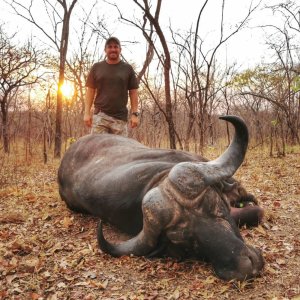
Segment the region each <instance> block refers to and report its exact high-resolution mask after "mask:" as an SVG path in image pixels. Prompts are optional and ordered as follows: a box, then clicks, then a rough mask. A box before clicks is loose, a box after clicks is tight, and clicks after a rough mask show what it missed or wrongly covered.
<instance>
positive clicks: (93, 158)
mask: <svg viewBox="0 0 300 300" xmlns="http://www.w3.org/2000/svg"><path fill="white" fill-rule="evenodd" d="M220 119H222V120H226V121H227V122H230V123H231V124H232V125H233V126H234V129H235V133H234V137H233V140H232V142H231V144H230V145H229V147H228V148H227V150H226V151H225V152H224V153H223V154H222V155H221V156H220V157H218V158H217V159H215V160H212V161H208V160H207V159H205V158H203V157H201V156H199V155H196V154H192V153H189V152H185V151H179V150H170V149H151V148H149V147H146V146H144V145H142V144H141V143H139V142H137V141H136V140H134V139H130V138H125V137H122V136H118V135H112V134H90V135H86V136H84V137H81V138H80V139H78V141H76V142H75V143H74V144H72V145H71V146H70V147H69V149H68V150H67V151H66V153H65V155H64V157H63V159H62V161H61V165H60V167H59V170H58V184H59V193H60V196H61V198H62V199H63V200H64V201H65V203H66V204H67V206H68V207H69V208H70V209H71V210H73V211H76V212H81V213H88V214H92V215H94V216H97V217H99V218H100V219H101V220H102V221H104V222H108V223H110V224H112V225H113V226H115V227H117V228H118V229H120V230H121V231H123V232H126V233H129V234H131V235H133V236H134V237H133V238H131V239H129V240H127V241H124V242H121V243H120V244H113V243H111V242H109V241H107V240H106V239H105V237H104V235H103V232H102V221H100V222H99V227H98V233H97V239H98V244H99V247H100V248H101V250H102V251H104V252H106V253H109V254H110V255H112V256H115V257H119V256H122V255H135V256H149V257H154V256H169V257H176V258H186V257H189V258H194V259H200V260H205V261H209V262H210V263H211V264H212V266H213V268H214V271H215V273H216V274H217V276H219V277H220V278H222V279H224V280H231V279H237V280H245V279H248V278H252V277H254V276H257V275H258V274H260V272H261V270H262V269H263V266H264V259H263V256H262V254H261V251H260V250H258V249H256V248H254V247H252V246H250V245H247V244H246V243H245V242H244V240H243V238H242V236H241V234H240V232H239V228H238V227H239V226H241V225H249V226H253V225H257V224H258V223H259V222H260V221H261V219H262V216H263V209H262V208H260V207H259V206H258V205H257V201H256V199H255V197H254V196H253V195H251V194H249V193H247V191H246V190H245V188H243V186H242V185H241V184H240V183H239V182H238V181H237V180H235V179H234V178H233V177H232V176H233V175H234V173H235V172H236V171H237V169H238V168H239V166H240V165H241V164H242V162H243V160H244V157H245V154H246V150H247V145H248V129H247V126H246V124H245V122H244V121H243V120H242V119H241V118H239V117H237V116H223V117H220ZM240 207H242V208H240Z"/></svg>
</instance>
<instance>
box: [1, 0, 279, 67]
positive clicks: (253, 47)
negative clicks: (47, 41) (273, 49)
mask: <svg viewBox="0 0 300 300" xmlns="http://www.w3.org/2000/svg"><path fill="white" fill-rule="evenodd" d="M3 1H4V0H0V6H1V10H0V20H1V22H5V24H6V26H5V28H9V30H10V31H11V32H14V31H16V30H18V31H19V33H20V34H19V36H21V38H24V39H26V38H29V37H30V36H31V35H34V36H35V37H36V36H40V37H41V39H43V37H42V36H41V35H39V34H38V33H37V31H36V29H34V28H32V27H31V26H30V24H29V23H28V22H26V21H24V20H22V19H21V18H20V17H17V16H15V15H14V14H13V13H12V12H11V9H10V8H9V6H7V5H5V4H4V2H3ZM35 1H36V2H37V3H38V2H40V3H42V1H41V0H35ZM21 2H22V3H23V4H25V3H26V2H28V0H22V1H21ZM92 2H93V1H91V0H90V1H87V0H84V4H85V6H86V4H87V3H90V4H92ZM111 2H113V0H111ZM149 2H150V3H151V1H149ZM152 2H154V3H155V1H152ZM278 2H279V0H262V1H260V0H253V1H252V6H256V5H258V3H260V6H259V8H258V9H257V10H256V11H255V12H254V13H253V15H252V17H251V18H250V21H249V24H248V28H246V29H243V30H242V31H241V32H239V33H238V34H237V35H235V36H233V37H232V38H231V39H230V40H229V42H228V43H227V44H226V45H224V46H222V48H221V49H220V51H219V52H218V60H219V61H222V62H226V63H227V64H232V63H236V64H237V65H239V66H241V67H242V68H248V67H252V66H254V65H256V64H257V63H259V62H260V61H261V60H264V61H266V60H268V57H269V56H270V54H269V51H268V50H267V46H266V45H265V39H266V36H265V33H264V32H263V30H262V29H261V28H258V27H257V26H259V25H263V24H274V23H276V22H277V20H276V18H275V16H273V15H272V13H271V11H268V10H263V9H262V8H263V7H264V4H265V3H268V4H269V5H271V4H276V3H278ZM116 3H118V5H119V7H120V10H121V11H122V12H123V13H124V16H125V17H127V18H129V19H132V18H134V17H138V16H141V10H140V9H139V8H138V7H137V5H136V4H134V3H133V1H132V0H122V1H116ZM203 3H204V0H184V1H179V0H163V1H162V8H161V15H160V22H161V26H162V28H163V29H164V32H165V33H166V36H167V38H168V41H169V43H171V37H170V31H169V29H168V27H169V26H170V25H171V27H172V29H173V30H174V31H175V32H177V33H183V32H185V31H188V30H189V29H190V28H195V25H196V22H197V17H198V13H199V11H200V9H201V7H202V4H203ZM221 3H222V1H220V0H209V1H208V4H207V6H206V8H205V10H204V13H203V16H202V18H201V22H200V30H199V32H200V35H201V38H203V39H204V47H206V50H208V49H210V48H212V47H213V46H214V45H216V42H217V40H218V39H219V33H220V30H219V28H220V27H219V26H220V25H219V24H220V13H221V9H220V6H221ZM82 5H83V0H78V4H77V5H76V7H75V8H76V9H75V10H74V14H73V15H72V19H71V25H72V29H73V31H72V33H71V36H70V38H71V39H72V37H74V36H75V34H76V19H77V18H79V17H80V15H81V12H82ZM250 5H251V1H250V0H248V1H243V0H226V2H225V14H224V22H225V24H226V26H225V31H224V33H225V35H226V34H228V32H230V30H233V29H232V28H234V26H235V25H236V24H237V23H238V22H240V21H241V20H243V18H244V17H245V16H246V14H247V11H248V9H249V6H250ZM95 9H97V10H98V12H99V14H100V15H102V14H103V15H104V16H105V19H106V23H107V24H108V26H109V28H110V32H111V33H112V34H113V35H115V36H118V37H119V39H120V40H121V42H122V44H123V50H122V51H123V54H124V56H125V57H126V59H128V60H129V61H136V63H137V64H138V65H140V64H142V62H143V59H144V53H145V48H146V44H145V41H144V39H143V37H142V34H141V32H140V31H139V30H137V29H136V28H134V27H133V26H130V25H127V24H124V23H123V22H120V21H119V20H118V12H117V10H116V9H115V8H114V7H113V6H111V5H109V4H107V3H103V2H102V1H98V4H97V6H96V8H95ZM41 11H42V10H41V9H39V8H37V10H36V14H37V15H39V17H40V19H41V15H40V14H41ZM45 20H46V18H45ZM230 28H231V29H230ZM133 42H135V43H133ZM74 43H76V41H75V42H74ZM74 43H73V44H74Z"/></svg>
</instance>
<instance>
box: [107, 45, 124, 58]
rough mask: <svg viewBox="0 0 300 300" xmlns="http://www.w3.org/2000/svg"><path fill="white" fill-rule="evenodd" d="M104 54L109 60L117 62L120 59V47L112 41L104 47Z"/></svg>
mask: <svg viewBox="0 0 300 300" xmlns="http://www.w3.org/2000/svg"><path fill="white" fill-rule="evenodd" d="M105 53H106V56H107V58H108V59H109V60H112V61H117V60H119V57H120V53H121V47H120V45H118V44H117V43H115V42H113V41H112V42H110V43H109V44H107V45H106V47H105Z"/></svg>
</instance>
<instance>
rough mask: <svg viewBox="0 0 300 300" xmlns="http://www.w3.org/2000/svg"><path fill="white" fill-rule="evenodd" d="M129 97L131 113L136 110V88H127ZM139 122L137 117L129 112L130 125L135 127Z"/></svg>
mask: <svg viewBox="0 0 300 300" xmlns="http://www.w3.org/2000/svg"><path fill="white" fill-rule="evenodd" d="M129 98H130V107H131V113H133V112H137V111H138V105H139V102H138V90H137V89H134V90H129ZM138 124H139V117H137V116H135V115H133V114H131V118H130V127H131V128H134V127H137V126H138Z"/></svg>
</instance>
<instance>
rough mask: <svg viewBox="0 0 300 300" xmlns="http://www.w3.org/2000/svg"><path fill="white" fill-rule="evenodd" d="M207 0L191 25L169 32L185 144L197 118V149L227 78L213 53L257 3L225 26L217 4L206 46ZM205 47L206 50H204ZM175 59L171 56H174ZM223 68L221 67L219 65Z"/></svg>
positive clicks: (249, 14) (246, 17)
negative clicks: (215, 23) (217, 15)
mask: <svg viewBox="0 0 300 300" xmlns="http://www.w3.org/2000/svg"><path fill="white" fill-rule="evenodd" d="M208 2H209V1H208V0H206V1H204V3H203V5H202V6H201V7H200V10H199V14H198V18H197V22H196V26H195V28H194V29H193V28H191V29H190V31H189V32H187V33H185V34H181V33H180V32H177V33H174V32H172V36H173V42H174V44H175V45H176V46H177V49H178V50H177V51H176V52H177V53H179V54H178V57H177V64H178V66H179V67H178V72H179V73H181V74H179V75H178V78H179V80H178V83H177V88H179V89H180V90H182V91H183V92H184V94H185V98H186V102H187V105H186V106H187V108H188V110H189V111H188V127H187V131H186V142H185V143H186V145H188V141H189V138H190V134H191V132H192V128H193V126H194V123H195V122H197V125H198V130H199V136H200V141H199V142H200V150H202V148H203V147H204V145H205V133H206V131H207V129H209V128H210V129H211V128H212V127H211V123H212V120H211V119H212V113H213V111H214V110H215V109H216V105H218V95H219V93H220V92H221V91H222V90H223V89H224V88H226V85H227V82H226V80H223V79H224V78H225V77H226V73H228V72H229V69H230V68H231V67H229V68H228V67H227V66H225V68H227V70H225V71H224V72H222V71H220V70H221V69H222V67H220V66H218V65H217V53H218V51H219V49H220V48H221V47H222V46H223V45H225V44H226V42H228V40H229V39H231V38H232V37H233V36H234V35H236V34H237V33H238V32H239V31H241V30H242V29H243V28H244V27H245V26H246V25H247V21H248V20H249V18H250V16H251V14H252V13H253V12H254V11H255V10H256V9H257V7H258V6H254V7H252V5H250V7H249V9H248V11H247V13H246V15H245V16H244V17H243V18H242V19H241V21H240V22H239V23H238V24H236V26H234V27H233V29H232V28H227V27H226V26H225V24H226V22H225V16H224V10H225V4H226V0H223V1H222V4H221V5H220V10H219V12H220V18H219V20H218V24H219V25H218V31H217V32H216V33H215V41H214V44H213V45H211V46H206V41H205V38H204V37H202V36H201V34H200V32H199V29H200V27H201V26H200V23H201V20H202V17H203V14H204V13H205V9H206V8H207V4H208ZM206 49H208V50H206ZM174 59H175V57H174ZM223 68H224V67H223Z"/></svg>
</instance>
